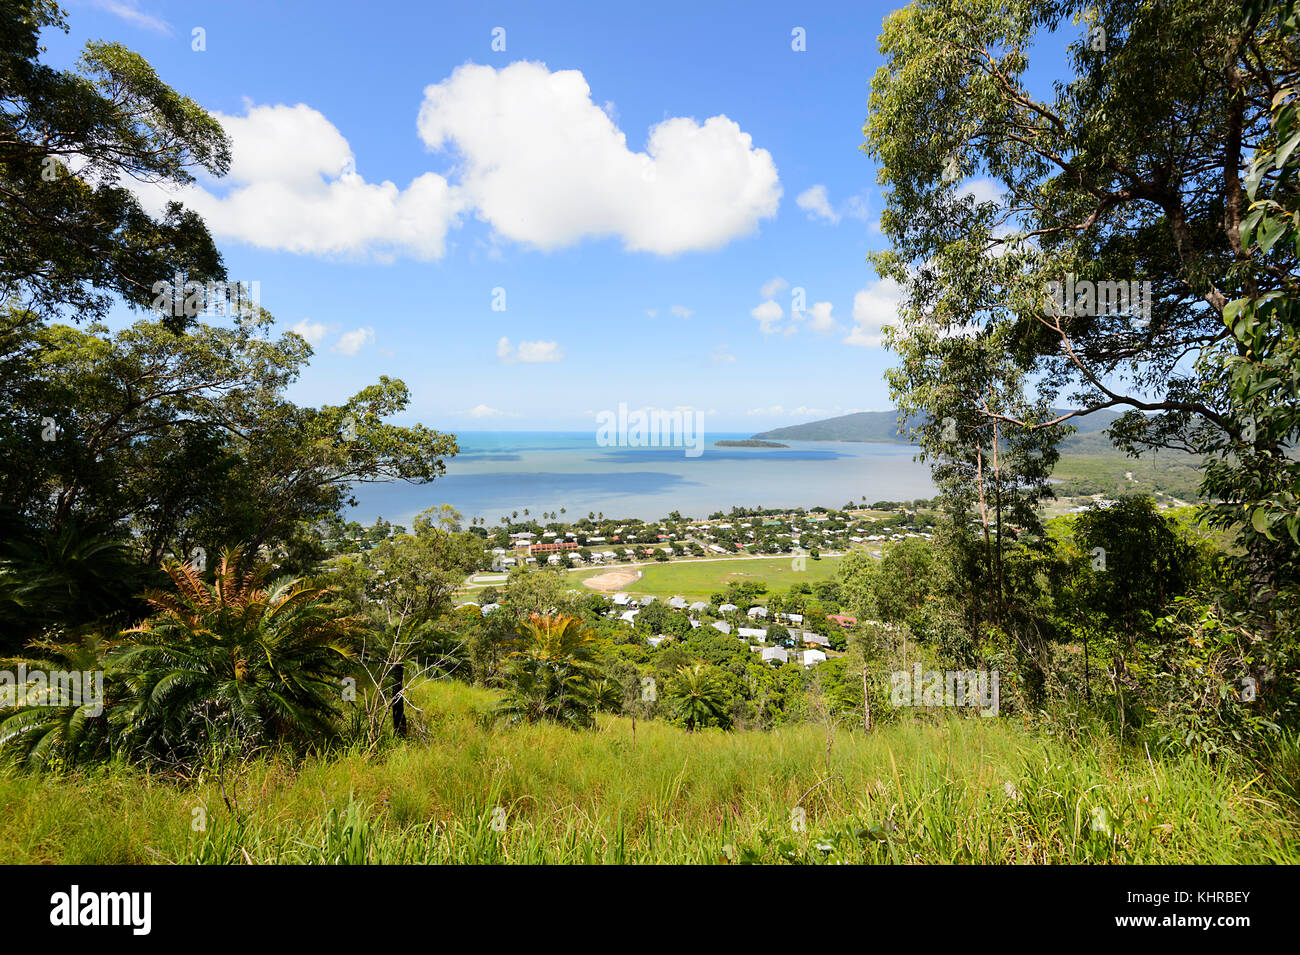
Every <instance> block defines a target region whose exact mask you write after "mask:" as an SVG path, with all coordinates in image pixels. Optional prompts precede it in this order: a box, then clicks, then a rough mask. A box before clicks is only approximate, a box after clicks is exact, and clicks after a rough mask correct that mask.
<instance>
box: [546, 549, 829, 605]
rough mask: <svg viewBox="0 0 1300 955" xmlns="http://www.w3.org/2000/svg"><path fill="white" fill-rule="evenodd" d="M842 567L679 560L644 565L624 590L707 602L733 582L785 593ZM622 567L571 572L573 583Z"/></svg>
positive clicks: (825, 562)
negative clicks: (742, 582)
mask: <svg viewBox="0 0 1300 955" xmlns="http://www.w3.org/2000/svg"><path fill="white" fill-rule="evenodd" d="M839 565H840V558H838V557H823V558H821V559H820V560H813V559H812V558H811V557H808V558H805V566H806V569H805V570H802V571H796V570H794V568H793V561H792V558H790V557H759V558H752V559H748V560H746V559H739V560H725V559H723V560H695V561H677V562H672V563H667V564H657V563H651V564H643V565H642V566H641V567H639V568H637V569H638V570H640V571H641V579H640V580H638V581H636V582H635V583H632V584H629V585H628V586H627V587H624V588H622V589H623V590H625V591H626V592H628V593H635V594H654V595H655V596H657V597H671V596H673V595H675V594H680V595H681V596H683V597H688V598H690V599H691V600H708V599H709V595H710V594H715V593H718V592H720V591H722V590H723V589H725V588H726V586H727V584H728V583H729V582H730V581H733V580H738V581H748V582H754V583H763V584H767V587H768V590H769V591H770V592H775V591H778V590H779V591H782V592H784V591H785V589H786V588H787V587H789V586H790V584H792V583H795V582H797V581H807V582H808V583H815V582H816V581H819V580H829V579H830V578H832V577H834V576H835V571H836V569H837V568H838V567H839ZM619 567H620V565H617V564H611V565H608V566H605V567H592V568H585V569H583V570H578V571H571V572H570V574H569V576H570V578H571V579H574V580H585V579H586V578H588V577H592V576H595V575H597V574H602V573H605V572H606V571H609V570H616V569H619Z"/></svg>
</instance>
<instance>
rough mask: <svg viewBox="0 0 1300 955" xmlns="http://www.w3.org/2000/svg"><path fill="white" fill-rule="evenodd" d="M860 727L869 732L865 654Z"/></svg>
mask: <svg viewBox="0 0 1300 955" xmlns="http://www.w3.org/2000/svg"><path fill="white" fill-rule="evenodd" d="M862 729H863V730H864V731H866V732H868V733H870V732H871V697H870V695H869V694H868V693H867V655H866V653H865V652H864V653H863V654H862Z"/></svg>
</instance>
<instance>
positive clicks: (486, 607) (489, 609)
mask: <svg viewBox="0 0 1300 955" xmlns="http://www.w3.org/2000/svg"><path fill="white" fill-rule="evenodd" d="M500 606H501V605H500V604H484V605H483V608H482V612H483V615H484V616H487V615H488V614H490V613H491V612H492V611H493V610H496V609H497V608H498V607H500Z"/></svg>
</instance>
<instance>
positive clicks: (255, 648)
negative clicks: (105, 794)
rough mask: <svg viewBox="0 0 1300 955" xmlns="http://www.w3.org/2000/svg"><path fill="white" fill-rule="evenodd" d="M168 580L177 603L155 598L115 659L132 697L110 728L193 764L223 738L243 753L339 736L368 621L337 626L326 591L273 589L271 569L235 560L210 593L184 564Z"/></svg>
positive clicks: (228, 560) (139, 745) (229, 554)
mask: <svg viewBox="0 0 1300 955" xmlns="http://www.w3.org/2000/svg"><path fill="white" fill-rule="evenodd" d="M163 569H164V570H165V571H166V573H167V575H168V576H169V577H170V578H171V580H172V584H173V586H174V588H175V592H174V593H173V592H171V591H154V592H152V593H150V594H147V595H146V598H145V599H146V600H147V601H148V603H149V605H150V607H152V608H153V611H154V613H153V616H152V617H150V618H149V619H148V620H146V621H145V622H144V623H142V624H140V625H139V626H138V627H134V628H132V629H131V630H127V631H124V633H123V635H124V636H128V635H129V636H131V637H132V638H133V643H131V644H130V645H127V646H126V647H124V648H123V649H122V650H120V651H118V652H117V653H116V654H114V655H112V656H111V657H110V660H111V667H112V670H113V672H114V674H115V675H116V676H118V677H119V678H121V679H122V681H123V694H124V699H123V700H122V702H121V703H120V704H119V705H118V706H115V707H114V710H113V712H112V718H113V720H114V722H115V723H117V724H119V725H120V726H121V727H122V731H123V736H124V739H125V740H126V742H127V743H128V745H129V746H130V747H131V748H132V749H136V750H138V751H139V752H141V753H151V754H158V755H164V756H169V757H178V758H181V759H185V758H187V757H193V756H194V755H196V753H197V749H198V747H200V746H201V745H202V744H203V741H204V740H205V739H206V738H209V737H210V736H211V734H212V733H214V732H215V733H216V734H217V735H218V736H220V737H222V738H223V739H224V740H225V741H227V742H229V743H230V744H231V745H233V746H235V747H236V748H238V749H242V750H245V751H247V750H251V749H255V748H257V747H260V746H265V745H271V744H277V743H283V744H286V745H289V746H291V747H293V748H295V749H298V750H302V749H306V748H309V747H311V746H312V745H313V744H315V743H317V742H319V741H322V740H324V739H327V738H329V737H331V736H333V735H334V733H335V730H336V725H337V724H336V717H337V715H338V710H339V704H340V702H341V701H342V697H343V694H342V687H343V678H344V677H345V676H346V675H348V674H349V673H350V672H351V663H352V659H353V650H352V643H353V638H354V637H355V636H356V635H357V634H358V632H359V630H360V622H359V621H358V620H357V619H356V618H352V617H340V616H339V615H338V614H337V612H336V609H335V608H334V607H332V606H331V605H330V604H329V603H328V602H327V598H328V596H329V591H327V590H325V589H322V588H317V587H310V586H308V585H306V584H305V583H303V582H302V581H301V580H289V579H282V580H279V581H276V582H274V583H272V584H270V585H269V586H264V581H265V578H266V576H267V572H268V570H269V568H267V567H265V566H261V567H255V568H252V569H250V570H245V569H243V568H241V567H240V565H239V552H238V551H237V550H235V551H226V552H224V553H222V555H221V563H220V565H219V566H218V568H217V571H216V579H215V580H214V582H213V583H211V584H208V583H205V582H204V581H203V579H202V578H201V577H200V576H199V574H198V573H197V571H195V570H194V568H192V567H189V566H186V565H183V564H181V563H179V562H177V561H175V560H171V561H168V562H166V563H165V564H164V565H163Z"/></svg>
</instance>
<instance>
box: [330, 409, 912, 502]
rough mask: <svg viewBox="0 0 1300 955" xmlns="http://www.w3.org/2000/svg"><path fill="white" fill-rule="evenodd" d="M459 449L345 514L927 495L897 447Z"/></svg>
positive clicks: (553, 434) (903, 449)
mask: <svg viewBox="0 0 1300 955" xmlns="http://www.w3.org/2000/svg"><path fill="white" fill-rule="evenodd" d="M456 437H457V440H458V441H459V443H460V447H461V453H460V454H458V455H457V456H456V457H454V458H452V459H450V460H449V461H448V462H447V473H446V475H445V476H444V477H441V478H439V479H438V480H436V481H434V482H433V483H432V484H425V485H411V484H406V483H404V482H396V483H387V484H368V485H365V484H363V485H359V486H358V487H357V488H356V491H355V493H354V495H353V496H354V497H355V498H356V500H357V506H356V507H354V508H349V509H347V513H346V516H347V517H348V519H350V520H358V521H361V522H362V523H370V522H372V521H373V520H374V519H375V518H376V517H383V518H385V519H387V520H390V521H393V522H395V523H398V524H407V525H408V526H409V523H410V520H411V518H412V517H413V516H414V515H415V514H418V513H419V512H420V511H422V510H424V509H426V508H429V507H434V506H437V505H439V504H450V505H452V506H453V507H455V508H456V510H458V511H459V512H460V513H461V515H462V516H463V517H465V518H466V519H468V518H470V517H485V518H487V520H488V522H489V523H492V522H495V521H496V520H497V518H499V517H500V516H501V515H503V514H509V513H511V512H512V511H518V512H519V513H520V516H522V515H523V511H524V508H528V510H529V512H530V513H531V514H532V515H538V514H539V513H540V512H543V511H559V509H560V508H561V507H564V508H565V509H566V514H565V515H564V516H565V517H567V518H569V519H570V520H573V519H576V518H578V517H582V516H585V515H586V514H587V513H588V512H592V511H594V512H597V513H601V512H603V513H604V514H605V515H606V516H609V517H638V518H641V519H644V520H648V519H651V518H658V517H664V516H665V515H667V514H668V513H669V512H670V511H679V512H681V514H682V515H683V516H685V517H694V518H701V517H708V516H709V514H711V513H713V512H714V511H728V510H730V509H731V508H732V507H733V506H742V507H758V506H761V507H773V508H784V507H816V506H817V505H822V506H824V507H841V506H843V505H844V504H846V503H848V502H849V501H858V500H860V499H861V498H862V496H863V495H866V498H867V502H868V503H870V502H872V501H879V500H912V499H915V498H918V497H931V496H933V494H934V493H935V491H934V484H933V483H932V482H931V481H930V469H929V465H926V464H922V463H920V462H917V461H913V460H912V456H913V455H914V454H915V449H914V448H913V447H911V446H910V445H903V444H870V443H851V442H832V441H790V442H785V443H787V444H789V445H790V447H789V448H716V447H714V446H713V442H714V441H719V440H725V439H742V438H747V437H749V435H748V434H710V435H708V436H707V438H706V446H705V449H704V453H703V454H701V455H700V456H699V457H693V458H692V457H687V456H686V454H685V453H684V450H683V449H682V448H612V447H599V446H598V445H597V444H596V438H595V434H594V433H593V432H591V431H582V432H560V431H478V432H474V431H465V432H459V433H458V434H457V436H456Z"/></svg>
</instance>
